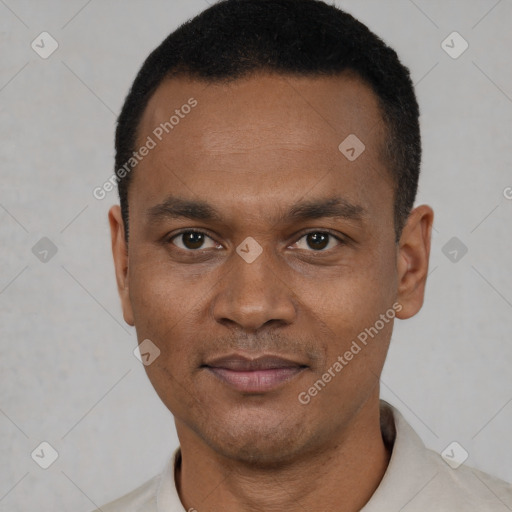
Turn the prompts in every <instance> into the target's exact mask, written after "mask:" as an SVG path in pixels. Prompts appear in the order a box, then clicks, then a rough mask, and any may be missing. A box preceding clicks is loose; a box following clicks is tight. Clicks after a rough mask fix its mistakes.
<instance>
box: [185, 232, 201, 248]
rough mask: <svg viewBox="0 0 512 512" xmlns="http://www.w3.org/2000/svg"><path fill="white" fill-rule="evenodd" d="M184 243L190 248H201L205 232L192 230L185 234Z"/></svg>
mask: <svg viewBox="0 0 512 512" xmlns="http://www.w3.org/2000/svg"><path fill="white" fill-rule="evenodd" d="M184 239H185V240H184V244H185V246H186V247H187V248H188V249H199V248H200V247H201V245H203V241H204V240H203V234H202V233H195V232H193V231H190V232H189V233H186V234H185V235H184Z"/></svg>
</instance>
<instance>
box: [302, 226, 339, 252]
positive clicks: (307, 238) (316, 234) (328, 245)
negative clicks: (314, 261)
mask: <svg viewBox="0 0 512 512" xmlns="http://www.w3.org/2000/svg"><path fill="white" fill-rule="evenodd" d="M302 240H304V242H303V243H302V246H301V241H302ZM333 243H334V245H333ZM342 244H343V240H341V239H340V238H338V237H337V236H335V235H333V234H332V233H329V232H328V231H311V232H309V233H306V234H305V235H303V236H302V237H301V238H300V239H299V240H298V241H297V242H296V243H295V245H296V246H297V247H298V248H299V249H306V250H307V249H308V248H309V249H313V250H314V251H316V252H325V251H326V250H329V249H332V248H333V247H335V246H336V245H342Z"/></svg>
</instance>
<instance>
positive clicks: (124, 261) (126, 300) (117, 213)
mask: <svg viewBox="0 0 512 512" xmlns="http://www.w3.org/2000/svg"><path fill="white" fill-rule="evenodd" d="M108 220H109V224H110V235H111V239H112V256H113V257H114V267H115V274H116V282H117V290H118V292H119V297H120V299H121V307H122V309H123V317H124V320H125V322H126V323H127V324H128V325H131V326H133V325H134V321H133V311H132V306H131V302H130V293H129V273H128V262H129V259H128V247H127V242H126V239H125V234H124V222H123V218H122V215H121V208H120V207H119V206H118V205H115V206H112V208H110V211H109V212H108Z"/></svg>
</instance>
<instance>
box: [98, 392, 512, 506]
mask: <svg viewBox="0 0 512 512" xmlns="http://www.w3.org/2000/svg"><path fill="white" fill-rule="evenodd" d="M381 429H382V435H383V438H384V440H385V441H386V443H387V444H389V445H392V446H393V451H392V454H391V459H390V461H389V465H388V467H387V469H386V472H385V474H384V477H383V479H382V480H381V482H380V484H379V487H378V488H377V490H376V491H375V493H374V494H373V496H372V497H371V498H370V501H369V502H368V503H367V504H366V505H365V506H364V507H363V508H362V509H361V512H426V511H428V512H507V511H509V512H510V511H512V485H510V484H507V483H506V482H504V481H502V480H498V479H497V478H494V477H492V476H490V475H487V474H485V473H482V472H481V471H477V470H476V469H472V468H470V467H467V466H465V465H461V466H459V467H458V468H457V469H452V467H450V466H449V465H448V463H447V462H445V461H444V460H443V459H442V458H441V456H440V455H439V454H437V453H436V452H434V451H432V450H429V449H427V448H426V447H425V445H424V444H423V442H422V441H421V439H420V438H419V437H418V435H417V434H416V433H415V432H414V430H413V429H412V428H411V426H410V425H409V424H408V423H407V422H406V421H405V419H404V418H403V416H402V415H401V414H400V413H399V412H398V410H397V409H395V408H394V407H392V406H391V405H389V404H388V403H386V402H384V401H382V400H381ZM453 453H454V452H452V451H450V452H449V453H448V455H449V456H451V455H452V454H453ZM180 456H181V454H180V451H179V448H178V449H176V451H175V452H174V454H173V456H172V457H171V459H170V460H169V462H168V463H167V465H166V468H165V469H164V471H163V472H162V473H161V474H160V475H157V476H155V477H153V478H152V479H151V480H149V481H147V482H146V483H144V484H143V485H141V486H140V487H138V488H137V489H135V490H134V491H132V492H131V493H129V494H127V495H125V496H123V497H122V498H119V499H118V500H116V501H113V502H111V503H109V504H107V505H104V506H103V507H101V510H102V512H186V511H185V508H184V507H183V505H182V504H181V501H180V498H179V496H178V492H177V491H176V485H175V482H174V466H175V463H176V461H177V459H179V457H180ZM452 465H455V464H453V463H452ZM192 510H193V509H192ZM96 512H99V511H96Z"/></svg>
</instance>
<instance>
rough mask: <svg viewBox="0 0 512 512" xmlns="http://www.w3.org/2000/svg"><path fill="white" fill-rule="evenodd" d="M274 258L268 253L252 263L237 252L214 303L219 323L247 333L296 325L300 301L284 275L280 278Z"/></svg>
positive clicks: (264, 253) (214, 310) (230, 262)
mask: <svg viewBox="0 0 512 512" xmlns="http://www.w3.org/2000/svg"><path fill="white" fill-rule="evenodd" d="M274 259H275V258H274V257H273V255H271V254H270V252H269V251H267V250H263V252H262V254H260V256H258V258H257V259H256V260H255V261H252V262H251V263H248V262H247V261H245V260H244V259H243V258H242V257H240V256H239V255H238V254H237V253H234V254H233V255H232V256H231V258H230V261H229V262H227V263H226V264H227V265H230V267H229V268H227V269H226V275H225V277H224V278H223V279H222V281H221V283H220V284H219V288H217V294H216V295H215V297H214V300H213V305H212V309H213V316H214V318H215V320H216V321H217V322H219V323H221V324H224V325H226V326H228V327H229V326H231V327H233V326H234V325H236V326H237V327H238V328H240V329H243V330H244V331H247V332H256V331H258V330H259V329H261V328H262V327H263V326H265V327H268V326H269V325H270V324H275V326H285V325H289V324H291V323H293V322H294V320H295V317H296V314H297V307H296V304H297V301H296V300H294V293H293V291H292V290H291V289H290V287H289V286H288V285H287V283H286V282H285V280H284V276H282V275H279V269H278V265H277V264H276V262H275V261H273V260H274ZM281 274H282V272H281Z"/></svg>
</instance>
